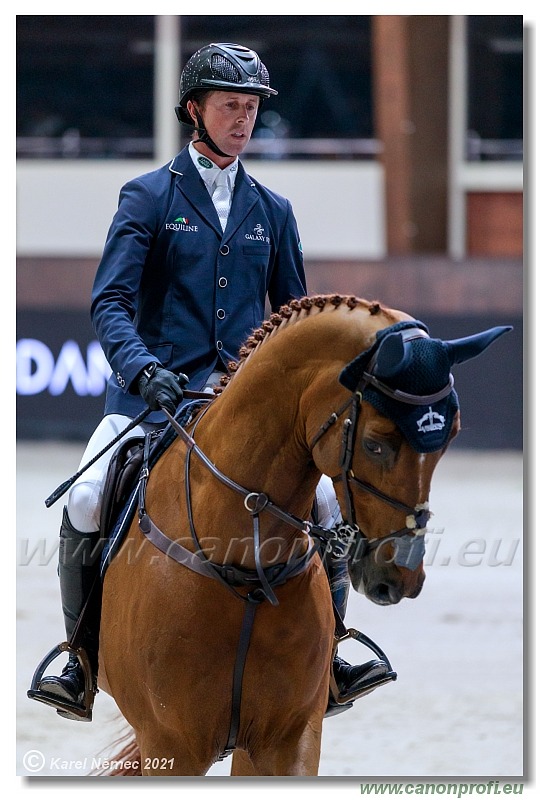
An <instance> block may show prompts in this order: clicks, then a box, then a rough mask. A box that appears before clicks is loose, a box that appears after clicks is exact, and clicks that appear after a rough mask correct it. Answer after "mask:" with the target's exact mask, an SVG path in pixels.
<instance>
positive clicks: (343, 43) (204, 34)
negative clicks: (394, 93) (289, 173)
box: [182, 14, 377, 157]
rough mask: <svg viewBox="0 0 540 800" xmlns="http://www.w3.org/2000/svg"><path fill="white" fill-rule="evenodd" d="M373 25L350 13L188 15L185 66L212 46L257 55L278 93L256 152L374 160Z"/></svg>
mask: <svg viewBox="0 0 540 800" xmlns="http://www.w3.org/2000/svg"><path fill="white" fill-rule="evenodd" d="M370 20H371V18H370V17H369V16H359V15H346V14H345V15H339V16H332V15H324V16H321V15H319V16H307V15H306V16H298V15H291V16H278V15H275V16H272V15H271V16H260V15H259V16H249V15H242V16H231V15H228V16H203V15H200V16H183V17H182V52H183V54H184V56H185V57H184V63H185V61H187V59H188V58H189V56H191V55H192V54H193V53H194V52H195V51H196V50H197V49H198V48H199V47H202V46H203V45H205V44H208V42H220V41H221V42H236V43H238V44H243V45H245V46H246V47H251V48H253V49H254V50H256V51H257V53H258V54H259V56H260V57H261V59H262V61H263V62H264V64H265V65H266V67H267V68H268V71H269V73H270V85H271V86H272V87H273V88H275V89H277V90H278V92H279V94H278V96H277V97H273V98H271V99H270V100H268V101H267V102H266V103H265V105H264V106H263V108H262V110H261V113H260V114H259V117H258V120H257V125H256V128H255V131H254V134H253V139H252V142H251V144H250V150H249V153H250V155H253V154H256V153H257V150H259V151H261V152H262V151H264V152H265V153H268V151H269V152H270V154H272V152H273V153H274V155H279V156H280V157H283V156H289V157H295V156H296V157H303V156H304V157H305V156H309V155H313V154H318V155H326V156H328V155H331V156H339V155H345V156H348V157H354V156H366V155H367V156H370V155H373V154H374V153H375V152H377V143H376V142H375V141H374V139H373V135H374V134H373V100H372V87H371V22H370ZM272 145H273V147H272Z"/></svg>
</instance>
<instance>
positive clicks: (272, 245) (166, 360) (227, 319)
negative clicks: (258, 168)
mask: <svg viewBox="0 0 540 800" xmlns="http://www.w3.org/2000/svg"><path fill="white" fill-rule="evenodd" d="M305 294H306V282H305V274H304V265H303V256H302V247H301V244H300V238H299V234H298V229H297V224H296V220H295V218H294V214H293V210H292V207H291V204H290V202H289V201H288V200H287V199H286V198H284V197H281V196H280V195H278V194H276V193H274V192H272V191H270V190H269V189H267V188H266V187H265V186H263V185H262V184H260V183H258V182H257V181H255V180H254V179H253V178H251V177H250V176H249V175H248V174H247V173H246V171H245V169H244V167H243V166H242V164H241V163H240V162H239V163H238V174H237V176H236V181H235V188H234V193H233V198H232V204H231V211H230V215H229V219H228V222H227V227H226V229H225V232H223V231H222V230H221V225H220V223H219V218H218V215H217V212H216V210H215V208H214V204H213V203H212V199H211V197H210V195H209V193H208V190H207V188H206V185H205V183H204V181H203V180H202V178H201V176H200V175H199V172H198V171H197V169H196V167H195V165H194V164H193V161H192V159H191V156H190V155H189V151H188V147H185V148H184V149H183V150H182V151H181V153H179V155H177V156H176V158H175V159H174V160H173V161H172V162H171V163H170V164H169V165H165V166H163V167H161V168H159V169H157V170H155V171H153V172H150V173H147V174H145V175H141V176H140V177H138V178H135V179H133V180H131V181H129V182H128V183H126V184H125V186H123V187H122V189H121V192H120V200H119V205H118V210H117V212H116V214H115V216H114V218H113V221H112V223H111V227H110V229H109V233H108V236H107V240H106V243H105V247H104V251H103V256H102V259H101V261H100V264H99V266H98V269H97V273H96V277H95V281H94V287H93V291H92V307H91V316H92V322H93V325H94V328H95V331H96V334H97V337H98V339H99V342H100V344H101V346H102V348H103V351H104V353H105V356H106V358H107V360H108V362H109V364H110V366H111V369H112V375H111V377H110V379H109V382H108V385H107V395H106V400H105V414H111V413H117V414H125V415H127V416H129V417H134V416H136V415H137V414H138V413H139V412H140V411H142V410H143V409H144V407H145V404H144V401H143V399H142V398H141V397H140V395H139V393H138V389H137V384H136V380H135V379H136V378H137V376H138V375H139V373H140V372H141V370H142V369H143V368H144V367H145V366H147V365H149V364H150V363H152V362H153V361H158V362H159V363H160V364H161V365H162V366H164V367H166V368H167V369H170V370H172V371H173V372H176V373H178V372H184V373H185V374H186V375H187V376H188V377H189V379H190V382H189V388H190V389H195V390H197V389H200V388H201V387H202V386H204V384H205V382H206V379H207V378H208V376H209V375H210V373H211V372H212V371H213V370H214V369H215V368H216V367H217V368H219V367H220V366H223V368H226V365H227V363H228V361H230V360H236V359H237V357H238V350H239V347H240V346H241V345H242V344H243V342H244V341H245V339H246V338H247V337H248V336H249V335H250V333H251V332H252V330H253V329H254V328H256V327H258V326H259V325H260V324H261V322H262V320H263V319H264V314H265V302H266V298H267V297H268V300H269V303H270V306H271V308H272V310H277V309H278V308H279V307H280V306H281V305H282V304H284V303H287V302H289V301H290V300H291V299H292V298H293V297H301V296H303V295H305ZM163 418H164V417H163V415H162V414H161V412H154V413H153V414H151V415H150V416H149V417H148V420H149V421H158V420H161V419H163Z"/></svg>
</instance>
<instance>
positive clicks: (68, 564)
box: [39, 508, 101, 719]
mask: <svg viewBox="0 0 540 800" xmlns="http://www.w3.org/2000/svg"><path fill="white" fill-rule="evenodd" d="M99 545H100V535H99V531H95V532H93V533H82V532H81V531H78V530H77V529H76V528H74V527H73V525H72V524H71V522H70V519H69V516H68V512H67V508H64V515H63V518H62V525H61V527H60V547H59V553H58V576H59V578H60V594H61V598H62V610H63V612H64V623H65V627H66V635H67V639H68V641H70V642H71V639H72V636H73V634H74V632H75V628H76V625H77V621H78V619H79V616H80V614H81V611H82V610H83V608H84V606H85V603H86V601H87V600H88V597H89V595H90V591H91V589H92V586H93V584H94V581H95V580H96V578H97V575H98V572H99V555H100V552H101V548H100V546H99ZM100 611H101V592H100V591H94V593H93V597H92V600H91V602H89V604H88V607H87V609H86V611H85V614H84V618H83V620H82V625H81V629H80V630H78V631H77V635H76V638H77V642H78V644H79V645H80V646H82V647H84V650H85V651H86V654H87V656H88V659H89V662H90V666H91V668H92V674H93V679H94V682H95V680H96V676H97V666H98V665H97V654H98V641H99V618H100ZM84 689H85V679H84V671H83V668H82V667H81V664H80V663H79V660H78V658H77V656H76V655H73V654H70V656H69V660H68V663H67V664H66V666H65V667H64V669H63V670H62V674H61V675H59V676H56V675H47V676H45V677H44V678H42V679H41V681H40V683H39V690H40V691H42V692H45V693H46V694H47V695H53V696H55V697H58V698H59V699H60V700H67V701H69V702H72V703H75V704H80V703H82V701H83V698H84ZM57 711H58V713H59V714H60V715H62V716H64V717H67V718H68V719H81V717H80V716H77V715H72V714H70V713H69V711H66V710H63V709H57Z"/></svg>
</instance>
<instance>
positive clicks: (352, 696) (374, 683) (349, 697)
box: [330, 628, 397, 706]
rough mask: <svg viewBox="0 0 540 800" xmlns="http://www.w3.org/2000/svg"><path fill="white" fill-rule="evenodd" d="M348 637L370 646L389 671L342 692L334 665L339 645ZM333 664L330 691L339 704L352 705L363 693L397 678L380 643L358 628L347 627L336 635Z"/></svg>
mask: <svg viewBox="0 0 540 800" xmlns="http://www.w3.org/2000/svg"><path fill="white" fill-rule="evenodd" d="M347 639H355V640H356V641H357V642H360V644H363V645H365V646H366V647H369V649H370V650H372V651H373V652H374V653H375V654H376V655H377V656H378V657H379V658H380V659H381V661H384V663H385V664H386V666H387V668H388V671H387V672H386V673H385V674H384V675H379V676H378V677H377V676H375V677H373V678H371V679H369V680H367V681H366V683H365V684H364V686H362V687H361V688H360V689H358V690H357V691H355V692H349V693H345V694H340V691H339V689H338V685H337V682H336V679H335V677H334V666H333V664H334V656H335V655H336V652H337V649H338V645H340V644H341V643H342V642H344V641H346V640H347ZM331 665H332V666H331V668H330V692H331V694H332V697H333V699H334V701H335V702H336V703H337V705H340V706H342V705H343V706H344V705H350V704H352V703H353V702H354V701H355V700H357V699H358V698H359V697H363V695H365V694H368V692H371V691H372V690H373V689H376V688H377V687H378V686H383V685H384V684H385V683H389V682H390V681H395V680H396V679H397V672H395V671H394V670H393V669H392V665H391V664H390V661H389V660H388V656H387V655H386V653H384V652H383V651H382V650H381V648H380V647H379V646H378V645H376V644H375V642H374V641H373V640H372V639H370V638H369V636H366V635H365V633H361V632H360V631H357V630H356V628H347V630H346V633H344V634H343V635H341V636H338V635H337V634H336V635H334V646H333V649H332V661H331Z"/></svg>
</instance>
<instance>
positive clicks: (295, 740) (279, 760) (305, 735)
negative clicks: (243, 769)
mask: <svg viewBox="0 0 540 800" xmlns="http://www.w3.org/2000/svg"><path fill="white" fill-rule="evenodd" d="M321 738H322V719H321V716H320V714H317V716H316V717H312V718H311V720H310V721H309V722H308V724H307V725H306V727H305V728H304V730H303V731H302V733H301V734H300V736H299V737H298V736H294V737H293V736H291V737H285V738H283V739H282V740H281V741H280V742H279V744H278V745H275V746H274V747H272V749H271V750H265V751H261V752H257V753H252V754H251V761H252V763H253V769H254V770H255V771H254V772H249V773H244V774H247V775H272V776H276V777H277V776H284V775H303V776H314V775H318V774H319V760H320V757H321Z"/></svg>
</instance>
